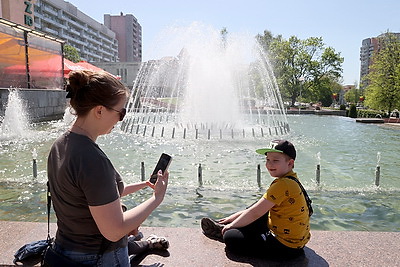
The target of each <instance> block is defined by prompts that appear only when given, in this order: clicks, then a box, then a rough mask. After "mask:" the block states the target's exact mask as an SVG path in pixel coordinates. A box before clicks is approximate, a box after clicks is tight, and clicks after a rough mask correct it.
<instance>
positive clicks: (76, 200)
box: [47, 132, 127, 253]
mask: <svg viewBox="0 0 400 267" xmlns="http://www.w3.org/2000/svg"><path fill="white" fill-rule="evenodd" d="M47 174H48V179H49V183H50V193H51V199H52V202H53V207H54V211H55V213H56V216H57V226H58V229H57V234H56V242H57V244H59V245H61V246H62V247H64V248H65V249H67V250H74V251H80V252H87V253H92V252H93V253H98V252H99V251H100V247H101V246H102V243H103V242H105V241H104V238H103V236H102V235H101V233H100V231H99V229H98V227H97V225H96V223H95V221H94V219H93V217H92V215H91V213H90V210H89V206H99V205H105V204H108V203H111V202H113V201H115V200H116V199H118V198H119V197H120V194H121V193H122V192H123V190H124V185H123V182H122V180H121V176H120V175H119V174H118V172H117V171H116V170H115V169H114V167H113V165H112V163H111V161H110V160H109V159H108V157H107V156H106V154H105V153H104V152H103V151H102V150H101V149H100V147H99V146H98V145H97V144H96V143H95V142H93V141H92V140H91V139H90V138H88V137H87V136H84V135H80V134H76V133H73V132H66V133H64V134H63V135H62V136H61V137H59V138H58V139H57V140H56V141H55V142H54V144H53V146H52V147H51V151H50V154H49V157H48V164H47ZM126 242H127V241H126V238H122V239H121V240H120V241H118V242H116V244H113V246H112V247H113V248H116V247H124V246H126ZM103 246H104V245H103Z"/></svg>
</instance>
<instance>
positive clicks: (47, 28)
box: [34, 0, 118, 62]
mask: <svg viewBox="0 0 400 267" xmlns="http://www.w3.org/2000/svg"><path fill="white" fill-rule="evenodd" d="M34 7H35V15H34V23H35V28H36V29H38V30H41V31H42V32H45V33H48V34H51V35H54V36H57V37H58V38H61V39H64V40H65V41H66V43H67V44H69V45H71V46H73V47H75V48H76V49H77V50H78V52H79V55H80V56H81V58H82V60H85V61H90V62H99V61H102V62H104V61H106V62H113V61H118V41H117V39H116V36H115V35H116V34H115V32H113V31H112V30H110V29H109V28H107V27H106V26H105V25H103V24H101V23H99V22H97V21H96V20H94V19H92V18H91V17H89V16H87V15H86V14H84V13H82V12H81V11H80V10H79V9H78V8H77V7H76V6H74V5H72V4H71V3H69V2H65V1H63V0H37V1H36V3H35V4H34Z"/></svg>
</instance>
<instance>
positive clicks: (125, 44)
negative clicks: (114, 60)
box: [104, 12, 142, 62]
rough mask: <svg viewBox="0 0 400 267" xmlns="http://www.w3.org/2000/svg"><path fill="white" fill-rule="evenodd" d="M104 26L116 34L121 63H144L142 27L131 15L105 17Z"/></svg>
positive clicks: (106, 15)
mask: <svg viewBox="0 0 400 267" xmlns="http://www.w3.org/2000/svg"><path fill="white" fill-rule="evenodd" d="M104 25H106V26H107V27H108V28H109V29H111V30H112V31H114V32H115V33H116V38H117V40H118V55H119V60H120V61H121V62H141V61H142V26H140V24H139V22H138V21H137V19H136V18H135V16H133V15H131V14H125V15H124V14H123V13H122V12H121V14H120V15H109V14H105V15H104Z"/></svg>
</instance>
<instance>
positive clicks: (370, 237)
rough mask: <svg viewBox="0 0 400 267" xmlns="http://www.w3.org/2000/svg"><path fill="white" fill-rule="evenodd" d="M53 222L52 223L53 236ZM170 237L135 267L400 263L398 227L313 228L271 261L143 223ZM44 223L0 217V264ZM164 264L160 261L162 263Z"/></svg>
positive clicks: (194, 232) (191, 232)
mask: <svg viewBox="0 0 400 267" xmlns="http://www.w3.org/2000/svg"><path fill="white" fill-rule="evenodd" d="M55 230H56V225H55V224H54V223H52V224H51V233H52V235H54V233H55ZM141 231H142V232H143V234H144V236H145V237H147V236H148V235H150V234H152V233H154V234H156V235H159V236H165V237H166V238H167V239H168V240H169V242H170V249H169V250H168V253H167V255H157V254H151V255H148V256H146V257H145V258H144V259H143V260H142V261H141V263H140V265H139V266H165V267H168V266H309V267H313V266H315V267H317V266H318V267H321V266H322V267H325V266H399V264H400V254H399V253H398V251H400V242H398V240H399V238H400V232H351V231H341V232H333V231H312V232H311V234H312V237H311V240H310V242H309V243H308V244H307V246H306V249H305V252H306V257H304V258H301V259H297V260H294V261H288V262H285V263H283V262H273V261H266V260H259V259H252V258H246V257H237V256H234V255H230V254H229V253H227V252H226V251H225V246H224V244H223V243H220V242H217V241H214V240H211V239H209V238H207V237H205V236H204V235H203V234H202V232H201V229H200V226H199V227H198V228H168V227H166V228H163V227H142V228H141ZM46 236H47V224H46V223H34V222H11V221H0V240H1V243H0V266H14V265H13V263H12V261H13V259H14V253H15V251H16V250H17V249H18V248H20V247H21V246H23V245H24V244H26V243H29V242H32V241H35V240H40V239H45V238H46ZM161 264H162V265H161Z"/></svg>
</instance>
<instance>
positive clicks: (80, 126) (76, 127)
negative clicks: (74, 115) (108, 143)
mask: <svg viewBox="0 0 400 267" xmlns="http://www.w3.org/2000/svg"><path fill="white" fill-rule="evenodd" d="M71 131H72V132H74V133H77V134H81V135H86V136H87V137H89V138H90V139H91V140H93V142H96V139H97V135H95V134H94V133H93V131H92V130H91V129H90V127H88V126H87V125H86V124H85V123H84V121H80V120H77V121H75V123H74V124H73V125H72V127H71Z"/></svg>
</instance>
